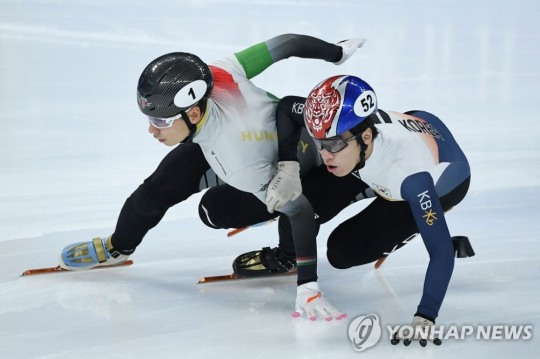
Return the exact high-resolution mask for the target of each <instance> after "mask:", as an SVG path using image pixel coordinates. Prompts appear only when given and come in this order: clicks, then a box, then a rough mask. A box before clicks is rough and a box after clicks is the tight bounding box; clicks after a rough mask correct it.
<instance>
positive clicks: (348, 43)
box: [334, 38, 366, 65]
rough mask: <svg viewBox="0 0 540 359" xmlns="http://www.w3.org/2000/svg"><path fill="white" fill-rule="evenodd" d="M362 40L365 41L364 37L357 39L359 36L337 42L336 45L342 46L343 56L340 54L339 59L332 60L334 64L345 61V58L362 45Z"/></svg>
mask: <svg viewBox="0 0 540 359" xmlns="http://www.w3.org/2000/svg"><path fill="white" fill-rule="evenodd" d="M364 42H366V39H359V38H354V39H349V40H343V41H340V42H338V43H337V44H336V45H338V46H341V47H342V48H343V56H341V60H339V61H338V62H334V64H336V65H341V64H342V63H344V62H345V61H347V59H348V58H349V57H351V56H352V55H353V54H354V53H355V52H356V49H359V48H361V47H362V45H364Z"/></svg>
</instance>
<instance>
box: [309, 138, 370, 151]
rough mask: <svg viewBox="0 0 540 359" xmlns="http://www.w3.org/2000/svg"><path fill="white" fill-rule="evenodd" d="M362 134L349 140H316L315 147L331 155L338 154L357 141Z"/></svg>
mask: <svg viewBox="0 0 540 359" xmlns="http://www.w3.org/2000/svg"><path fill="white" fill-rule="evenodd" d="M358 136H360V134H356V135H353V136H351V137H348V138H342V137H333V138H327V139H318V138H314V139H313V142H315V147H317V150H319V151H322V150H327V151H328V152H330V153H338V152H339V151H342V150H344V149H345V147H347V146H348V145H349V142H350V141H352V140H354V139H356V138H357V137H358Z"/></svg>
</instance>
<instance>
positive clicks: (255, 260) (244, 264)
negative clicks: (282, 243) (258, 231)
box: [233, 247, 296, 277]
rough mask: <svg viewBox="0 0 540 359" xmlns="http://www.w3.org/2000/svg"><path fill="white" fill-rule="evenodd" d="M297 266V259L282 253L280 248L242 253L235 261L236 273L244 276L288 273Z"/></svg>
mask: <svg viewBox="0 0 540 359" xmlns="http://www.w3.org/2000/svg"><path fill="white" fill-rule="evenodd" d="M295 268H296V259H295V258H294V257H289V256H286V255H285V254H283V253H281V251H280V250H279V248H277V247H276V248H273V249H270V247H265V248H263V249H262V250H258V251H253V252H248V253H244V254H241V255H240V256H238V257H237V258H236V259H235V260H234V262H233V271H234V274H238V275H241V276H244V277H264V276H271V275H273V274H282V273H287V272H290V271H292V270H294V269H295Z"/></svg>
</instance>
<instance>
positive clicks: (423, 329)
mask: <svg viewBox="0 0 540 359" xmlns="http://www.w3.org/2000/svg"><path fill="white" fill-rule="evenodd" d="M434 324H435V323H433V322H432V321H431V320H429V319H426V318H422V317H419V316H414V318H413V321H412V323H411V327H412V329H413V333H410V332H409V331H405V330H403V331H398V332H397V333H395V334H394V338H393V339H392V341H391V343H392V344H394V345H396V344H398V343H399V341H400V340H403V344H405V346H408V345H409V344H411V341H412V340H419V342H420V345H421V346H423V347H425V346H426V345H427V342H428V341H431V342H433V344H435V345H441V343H442V342H441V340H440V339H439V338H433V335H432V333H431V331H432V329H433V325H434Z"/></svg>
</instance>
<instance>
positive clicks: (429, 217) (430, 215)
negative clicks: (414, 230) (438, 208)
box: [417, 191, 437, 226]
mask: <svg viewBox="0 0 540 359" xmlns="http://www.w3.org/2000/svg"><path fill="white" fill-rule="evenodd" d="M427 193H428V191H424V192H422V193H420V194H419V195H417V197H420V207H421V208H422V210H423V211H424V212H425V214H424V215H423V216H422V217H423V218H425V219H426V224H427V225H428V226H432V225H433V223H435V221H436V220H437V217H436V215H437V213H436V212H433V208H432V204H431V197H430V196H429V195H428V194H427Z"/></svg>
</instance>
